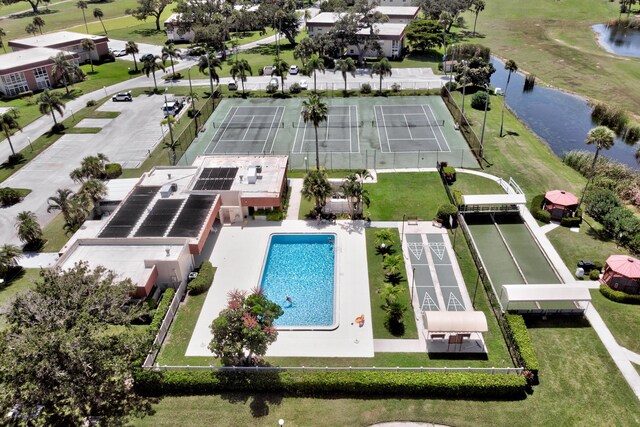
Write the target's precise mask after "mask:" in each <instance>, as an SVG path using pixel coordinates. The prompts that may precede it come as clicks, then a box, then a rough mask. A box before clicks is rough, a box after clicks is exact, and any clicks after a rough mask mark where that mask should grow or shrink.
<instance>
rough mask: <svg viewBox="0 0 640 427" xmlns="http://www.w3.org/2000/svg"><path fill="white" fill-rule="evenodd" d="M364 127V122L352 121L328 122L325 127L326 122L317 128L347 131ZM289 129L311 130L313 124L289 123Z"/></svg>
mask: <svg viewBox="0 0 640 427" xmlns="http://www.w3.org/2000/svg"><path fill="white" fill-rule="evenodd" d="M362 126H364V121H362V120H361V121H356V120H353V121H351V122H335V121H329V125H328V126H327V122H326V121H325V122H320V125H319V126H318V127H319V128H325V129H326V128H327V127H329V128H343V129H347V128H355V127H362ZM291 127H292V128H304V127H307V128H313V123H304V122H300V123H297V122H292V123H291Z"/></svg>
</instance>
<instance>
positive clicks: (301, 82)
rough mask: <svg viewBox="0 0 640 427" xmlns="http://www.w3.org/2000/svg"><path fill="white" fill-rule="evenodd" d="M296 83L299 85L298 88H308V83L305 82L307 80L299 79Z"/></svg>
mask: <svg viewBox="0 0 640 427" xmlns="http://www.w3.org/2000/svg"><path fill="white" fill-rule="evenodd" d="M298 84H299V85H300V89H302V90H306V89H309V83H307V81H306V80H304V79H302V80H300V81H299V82H298Z"/></svg>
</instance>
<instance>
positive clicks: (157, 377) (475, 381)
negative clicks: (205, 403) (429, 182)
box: [135, 369, 527, 399]
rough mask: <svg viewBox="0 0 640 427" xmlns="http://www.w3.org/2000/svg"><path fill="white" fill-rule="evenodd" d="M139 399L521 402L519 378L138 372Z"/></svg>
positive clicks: (522, 384) (369, 373)
mask: <svg viewBox="0 0 640 427" xmlns="http://www.w3.org/2000/svg"><path fill="white" fill-rule="evenodd" d="M135 384H136V389H137V391H138V392H139V393H141V394H143V395H151V396H159V395H203V394H212V393H219V392H221V391H234V392H239V391H251V392H276V393H284V394H286V395H293V396H323V395H325V396H333V395H336V394H337V395H344V394H349V395H355V396H367V395H369V396H379V395H403V396H423V397H447V398H464V399H469V398H471V399H473V398H481V399H522V398H524V397H525V390H526V387H527V384H526V380H525V378H524V376H522V375H507V374H504V375H501V374H496V375H492V374H476V373H469V372H450V373H442V372H397V371H323V372H320V371H266V372H265V371H257V372H253V371H252V372H248V371H220V372H215V371H214V372H212V371H208V370H176V371H153V370H141V369H140V370H138V371H137V372H136V378H135Z"/></svg>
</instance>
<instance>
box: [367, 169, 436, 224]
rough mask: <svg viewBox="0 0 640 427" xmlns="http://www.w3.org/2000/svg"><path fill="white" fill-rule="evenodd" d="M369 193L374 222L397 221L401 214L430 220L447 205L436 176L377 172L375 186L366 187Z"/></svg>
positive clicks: (417, 173) (433, 174) (418, 173)
mask: <svg viewBox="0 0 640 427" xmlns="http://www.w3.org/2000/svg"><path fill="white" fill-rule="evenodd" d="M365 188H366V189H367V191H369V198H370V199H371V206H369V208H368V209H367V210H368V211H369V212H371V219H372V220H374V221H400V220H402V216H403V215H405V214H406V215H407V216H412V215H414V216H417V217H418V218H420V219H421V220H425V221H430V220H431V219H432V218H433V217H434V216H435V215H436V213H437V211H438V208H439V207H440V205H442V204H444V203H449V199H448V198H447V195H446V193H445V192H444V191H443V188H442V181H441V180H440V177H439V176H438V174H437V173H435V172H433V173H420V172H408V173H393V174H389V173H380V174H378V182H377V183H376V184H365Z"/></svg>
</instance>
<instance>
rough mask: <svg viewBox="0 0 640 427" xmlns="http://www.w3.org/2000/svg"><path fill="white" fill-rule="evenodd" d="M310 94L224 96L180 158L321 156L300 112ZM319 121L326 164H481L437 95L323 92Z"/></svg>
mask: <svg viewBox="0 0 640 427" xmlns="http://www.w3.org/2000/svg"><path fill="white" fill-rule="evenodd" d="M304 100H305V98H291V99H272V98H257V99H235V98H234V99H224V100H222V102H221V103H220V105H219V106H218V108H217V109H216V111H214V113H213V114H212V115H211V117H210V118H209V120H207V122H206V123H205V124H204V125H203V127H202V131H201V132H200V133H199V134H198V136H197V137H196V139H195V140H194V142H193V144H191V146H190V147H189V149H188V151H187V152H186V153H179V154H180V155H182V154H184V155H182V156H181V160H180V164H185V165H188V164H190V163H191V162H193V159H194V158H195V157H196V156H198V155H200V154H216V155H225V154H229V155H234V154H235V155H238V154H276V155H288V156H289V159H290V165H291V168H294V169H305V168H309V167H311V166H312V165H313V164H314V163H315V157H316V154H315V141H316V140H315V129H314V127H313V125H312V124H309V123H304V121H303V120H302V117H301V112H302V102H303V101H304ZM324 101H325V102H326V103H327V104H328V119H327V121H325V122H323V123H321V124H320V126H319V127H318V145H319V151H320V164H321V165H323V166H324V167H327V168H329V169H356V168H357V169H360V168H376V169H391V168H433V167H435V165H436V163H437V162H438V161H446V162H448V163H449V164H450V165H452V166H458V167H478V164H477V162H476V160H475V158H474V156H473V154H472V153H471V150H470V149H469V147H468V145H467V143H466V141H465V140H464V138H463V137H462V135H461V134H460V133H459V132H458V131H457V130H456V129H455V127H454V123H453V119H452V117H451V115H450V114H449V111H448V110H447V108H446V106H445V105H444V102H443V101H442V99H441V98H440V97H439V96H424V97H401V96H395V97H389V98H384V97H362V98H360V97H353V98H325V99H324Z"/></svg>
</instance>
